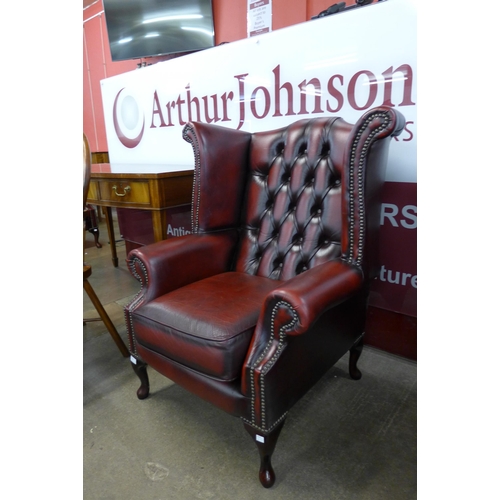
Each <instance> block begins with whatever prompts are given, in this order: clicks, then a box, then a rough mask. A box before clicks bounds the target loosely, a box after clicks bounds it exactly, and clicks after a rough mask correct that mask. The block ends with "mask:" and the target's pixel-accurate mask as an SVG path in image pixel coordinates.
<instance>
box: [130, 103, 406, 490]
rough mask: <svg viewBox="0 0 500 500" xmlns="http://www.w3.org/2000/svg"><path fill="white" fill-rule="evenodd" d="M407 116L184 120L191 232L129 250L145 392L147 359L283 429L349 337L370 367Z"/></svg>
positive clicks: (273, 431) (265, 432) (206, 394)
mask: <svg viewBox="0 0 500 500" xmlns="http://www.w3.org/2000/svg"><path fill="white" fill-rule="evenodd" d="M403 126H404V119H403V117H402V115H401V114H400V113H399V112H397V111H395V110H394V109H391V108H388V107H380V108H375V109H373V110H371V111H369V112H367V113H365V114H364V115H363V116H362V117H361V118H360V119H359V120H358V122H357V123H356V124H354V125H351V124H349V123H347V122H346V121H344V120H343V119H342V118H340V117H322V118H314V119H308V120H300V121H297V122H295V123H292V124H291V125H289V126H286V127H283V128H280V129H277V130H272V131H266V132H257V133H253V134H251V133H248V132H244V131H241V130H232V129H228V128H224V127H220V126H216V125H208V124H202V123H189V124H187V125H186V127H185V128H184V132H183V133H184V138H185V139H186V140H187V141H188V142H190V143H191V144H192V146H193V151H194V157H195V167H194V184H193V200H192V232H193V234H190V235H186V236H182V237H179V238H174V239H170V240H165V241H162V242H159V243H155V244H153V245H149V246H147V247H143V248H140V249H136V250H133V251H132V252H131V253H130V254H129V256H128V262H129V266H130V270H131V272H132V273H133V274H134V275H135V276H136V277H137V278H138V279H139V280H140V281H141V283H142V289H141V291H140V293H139V294H138V295H137V297H135V298H134V300H133V301H132V302H131V304H129V305H128V306H127V308H126V318H127V324H128V330H129V341H130V351H131V353H132V354H133V358H132V361H133V365H134V369H135V370H136V372H137V373H138V375H139V376H140V377H141V381H142V385H141V389H140V392H139V393H138V394H139V395H140V397H141V398H142V397H145V396H146V395H147V394H148V392H149V386H148V382H147V380H146V378H147V377H146V375H145V371H144V370H143V367H145V366H146V364H149V365H151V366H152V367H153V368H155V369H156V370H158V371H159V372H160V373H163V374H164V375H165V376H167V377H169V378H170V379H172V380H174V381H175V382H177V383H178V384H180V385H182V386H183V387H185V388H186V389H188V390H190V391H191V392H193V393H195V394H197V395H199V396H200V397H202V398H204V399H206V400H207V401H210V402H211V403H213V404H215V405H216V406H218V407H220V408H222V409H223V410H225V411H227V412H229V413H231V414H233V415H236V416H238V417H240V418H241V419H242V420H243V422H244V423H245V424H246V426H247V430H249V432H251V433H252V432H256V433H259V436H275V438H274V443H275V440H276V439H277V434H279V430H280V429H281V426H282V423H283V422H284V419H285V417H286V414H287V412H288V411H289V409H290V408H291V407H292V406H293V404H294V403H295V402H296V401H298V400H299V399H300V398H301V397H302V396H303V395H304V394H305V393H306V392H307V391H308V390H309V389H310V388H311V387H312V386H313V385H314V384H315V383H316V382H317V381H318V380H319V378H320V377H321V376H322V375H323V374H324V373H325V372H326V371H327V370H328V369H329V368H330V367H331V366H332V365H333V364H334V363H335V362H336V361H337V360H338V359H340V358H341V357H342V356H343V355H344V354H345V353H346V352H348V351H349V350H351V353H357V354H355V355H354V358H353V359H354V361H353V362H352V364H351V375H352V376H353V377H354V378H359V376H360V374H359V371H357V368H356V367H355V361H356V360H357V358H358V357H359V353H360V352H361V346H362V337H363V332H364V321H365V310H366V301H367V296H368V290H369V283H370V279H371V278H373V277H374V276H376V275H377V272H378V255H377V253H378V238H377V236H378V227H379V220H380V199H379V194H380V188H381V186H382V184H383V181H384V176H385V166H386V161H387V154H388V148H389V143H390V140H391V137H392V136H395V135H398V134H399V133H400V132H401V130H402V128H403ZM138 366H139V367H140V370H139V368H138ZM146 386H147V387H146ZM262 439H264V438H262ZM257 441H259V439H257ZM258 445H259V443H258ZM259 446H260V445H259ZM263 446H264V445H263ZM271 448H272V449H274V445H272V446H271V447H270V448H265V451H262V450H261V456H263V455H262V453H264V454H265V453H267V454H268V455H270V453H272V449H271ZM262 449H264V448H262ZM269 450H271V451H269ZM266 460H267V459H266ZM263 461H265V460H264V459H263ZM266 463H267V462H266ZM263 467H264V466H263ZM264 470H265V473H262V474H261V481H262V483H263V484H264V485H265V486H270V485H271V484H272V482H273V481H274V479H270V477H269V476H270V473H269V470H267V469H266V468H265V467H264ZM261 472H262V471H261ZM271 476H272V474H271Z"/></svg>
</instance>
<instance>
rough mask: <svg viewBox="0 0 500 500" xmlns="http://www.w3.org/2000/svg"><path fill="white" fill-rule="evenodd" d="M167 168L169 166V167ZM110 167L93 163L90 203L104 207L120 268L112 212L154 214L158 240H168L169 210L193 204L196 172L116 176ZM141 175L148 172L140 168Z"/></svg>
mask: <svg viewBox="0 0 500 500" xmlns="http://www.w3.org/2000/svg"><path fill="white" fill-rule="evenodd" d="M165 169H166V167H165ZM110 170H111V166H110V164H105V163H100V164H93V165H92V170H91V179H90V188H89V195H88V200H87V203H90V204H92V205H99V206H102V207H103V210H104V213H105V216H106V224H107V228H108V234H109V241H110V245H111V254H112V261H113V265H114V266H115V267H117V266H118V257H117V254H116V242H115V233H114V227H113V226H114V225H113V217H112V212H111V209H112V208H113V207H115V208H136V209H142V210H149V211H151V215H152V220H153V232H154V238H155V241H161V240H164V239H166V238H167V223H166V210H167V209H168V208H171V207H175V206H178V205H184V204H186V203H191V195H192V188H193V171H192V170H179V171H171V172H160V173H113V172H111V171H110ZM135 170H136V171H137V172H141V171H142V170H147V166H141V165H138V166H137V168H136V169H135Z"/></svg>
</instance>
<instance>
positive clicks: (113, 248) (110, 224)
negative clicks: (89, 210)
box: [103, 207, 118, 267]
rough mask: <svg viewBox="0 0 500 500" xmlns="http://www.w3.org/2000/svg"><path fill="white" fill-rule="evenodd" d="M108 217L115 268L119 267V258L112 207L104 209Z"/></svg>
mask: <svg viewBox="0 0 500 500" xmlns="http://www.w3.org/2000/svg"><path fill="white" fill-rule="evenodd" d="M103 209H104V214H105V215H106V226H107V228H108V236H109V244H110V246H111V260H112V261H113V266H115V267H118V256H117V254H116V241H115V228H114V226H113V212H112V208H111V207H103Z"/></svg>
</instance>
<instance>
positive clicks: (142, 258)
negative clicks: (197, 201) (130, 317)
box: [127, 231, 237, 306]
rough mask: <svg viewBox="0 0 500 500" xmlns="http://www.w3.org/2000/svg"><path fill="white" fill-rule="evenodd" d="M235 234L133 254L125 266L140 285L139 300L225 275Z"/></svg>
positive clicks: (188, 238) (179, 240)
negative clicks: (221, 274)
mask: <svg viewBox="0 0 500 500" xmlns="http://www.w3.org/2000/svg"><path fill="white" fill-rule="evenodd" d="M236 240H237V234H236V231H224V232H220V233H216V234H204V235H196V234H190V235H185V236H180V237H176V238H171V239H167V240H163V241H159V242H157V243H153V244H151V245H147V246H144V247H141V248H137V249H135V250H132V251H131V252H130V253H129V254H128V258H127V263H128V266H129V270H130V272H131V274H132V275H133V276H134V277H135V278H136V279H137V280H138V281H140V282H141V290H140V292H139V294H138V298H136V300H134V303H135V304H136V306H137V305H138V300H137V299H139V302H140V303H141V304H142V303H145V302H149V301H151V300H154V299H155V298H157V297H160V296H161V295H164V294H166V293H168V292H171V291H172V290H175V289H177V288H180V287H181V286H185V285H187V284H189V283H192V282H194V281H198V280H200V279H203V278H207V277H209V276H212V275H214V274H218V273H221V272H225V271H227V270H228V268H229V264H230V262H231V257H232V253H233V250H234V247H235V244H236Z"/></svg>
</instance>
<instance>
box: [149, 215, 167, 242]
mask: <svg viewBox="0 0 500 500" xmlns="http://www.w3.org/2000/svg"><path fill="white" fill-rule="evenodd" d="M151 216H152V220H153V234H154V238H155V241H162V240H164V239H166V238H167V211H166V210H152V211H151Z"/></svg>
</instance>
